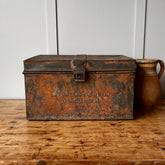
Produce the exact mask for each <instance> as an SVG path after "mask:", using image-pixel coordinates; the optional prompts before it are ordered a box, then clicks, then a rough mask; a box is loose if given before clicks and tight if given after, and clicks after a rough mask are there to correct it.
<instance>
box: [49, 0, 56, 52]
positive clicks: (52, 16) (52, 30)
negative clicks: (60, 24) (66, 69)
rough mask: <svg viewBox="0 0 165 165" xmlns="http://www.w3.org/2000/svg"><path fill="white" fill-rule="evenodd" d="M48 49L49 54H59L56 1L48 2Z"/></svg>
mask: <svg viewBox="0 0 165 165" xmlns="http://www.w3.org/2000/svg"><path fill="white" fill-rule="evenodd" d="M46 17H47V47H48V48H47V49H48V51H47V52H48V54H57V31H56V26H57V25H56V4H55V0H46Z"/></svg>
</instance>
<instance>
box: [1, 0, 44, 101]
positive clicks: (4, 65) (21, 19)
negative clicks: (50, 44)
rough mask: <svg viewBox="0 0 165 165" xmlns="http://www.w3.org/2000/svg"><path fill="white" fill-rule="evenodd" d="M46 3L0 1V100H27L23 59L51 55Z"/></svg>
mask: <svg viewBox="0 0 165 165" xmlns="http://www.w3.org/2000/svg"><path fill="white" fill-rule="evenodd" d="M45 13H46V7H45V0H0V75H1V76H0V98H24V78H23V75H22V71H23V60H24V59H26V58H28V57H31V56H34V55H36V54H40V53H46V52H47V36H46V15H45Z"/></svg>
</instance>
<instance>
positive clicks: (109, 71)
mask: <svg viewBox="0 0 165 165" xmlns="http://www.w3.org/2000/svg"><path fill="white" fill-rule="evenodd" d="M135 71H136V63H135V60H133V59H132V58H129V57H126V56H121V55H114V56H112V55H105V56H104V55H91V56H89V55H77V56H73V55H66V56H64V55H60V56H56V55H39V56H35V57H33V58H30V59H27V60H25V61H24V74H25V88H26V111H27V119H28V120H118V119H133V98H134V77H135Z"/></svg>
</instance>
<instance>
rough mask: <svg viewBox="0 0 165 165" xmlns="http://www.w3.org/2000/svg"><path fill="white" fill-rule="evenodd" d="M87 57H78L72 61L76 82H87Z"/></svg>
mask: <svg viewBox="0 0 165 165" xmlns="http://www.w3.org/2000/svg"><path fill="white" fill-rule="evenodd" d="M85 65H86V55H76V56H75V58H74V59H73V61H72V67H73V72H74V80H75V82H85V71H86V68H85Z"/></svg>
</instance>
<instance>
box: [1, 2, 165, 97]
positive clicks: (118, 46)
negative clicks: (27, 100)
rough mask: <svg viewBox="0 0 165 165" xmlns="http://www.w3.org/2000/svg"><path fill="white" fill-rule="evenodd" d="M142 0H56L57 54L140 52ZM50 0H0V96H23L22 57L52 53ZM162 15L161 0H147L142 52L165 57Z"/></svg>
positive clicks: (137, 54) (164, 12) (136, 55)
mask: <svg viewBox="0 0 165 165" xmlns="http://www.w3.org/2000/svg"><path fill="white" fill-rule="evenodd" d="M146 1H147V0H58V18H59V20H58V21H59V23H58V27H59V52H60V54H78V53H80V54H82V53H85V54H124V55H127V56H130V57H134V58H142V57H143V50H144V49H143V48H144V32H145V31H144V29H145V26H144V25H145V5H146ZM54 2H55V1H54V0H0V75H1V78H0V98H24V77H23V75H22V71H23V60H24V59H26V58H29V57H31V56H34V55H37V54H45V53H49V54H52V53H54V54H56V52H57V50H56V26H55V23H56V22H55V21H56V20H55V3H54ZM164 16H165V0H148V3H147V22H146V25H147V26H146V42H145V54H144V55H145V58H149V57H152V58H160V59H163V60H164V61H165V56H164V55H163V53H164V49H165V48H164V47H165V20H164ZM164 81H165V78H164V77H163V78H162V79H161V83H162V85H163V82H164ZM164 86H165V85H164ZM164 88H165V87H163V96H164V97H165V89H164Z"/></svg>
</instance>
